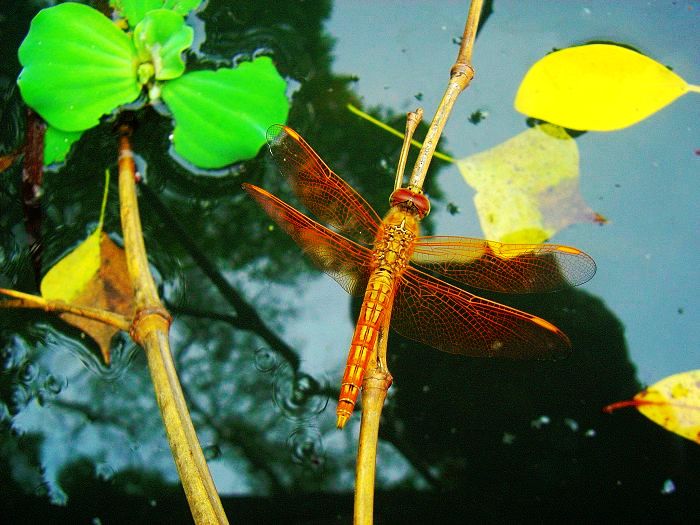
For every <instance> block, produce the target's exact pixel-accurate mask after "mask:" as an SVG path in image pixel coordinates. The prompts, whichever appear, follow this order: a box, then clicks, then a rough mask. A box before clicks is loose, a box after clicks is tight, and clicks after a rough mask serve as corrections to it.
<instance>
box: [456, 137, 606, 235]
mask: <svg viewBox="0 0 700 525" xmlns="http://www.w3.org/2000/svg"><path fill="white" fill-rule="evenodd" d="M457 166H458V168H459V171H460V173H461V174H462V176H463V177H464V180H465V181H466V182H467V184H469V185H470V186H471V187H472V188H474V189H475V190H476V195H475V196H474V204H475V206H476V211H477V213H478V215H479V221H480V223H481V229H482V230H483V232H484V236H485V237H486V238H487V239H489V240H493V241H500V242H507V243H517V244H522V243H540V242H543V241H545V240H546V239H548V238H550V237H551V236H552V235H554V233H556V232H557V231H558V230H561V229H562V228H564V227H566V226H568V225H570V224H572V223H574V222H583V221H589V222H604V219H602V217H601V216H600V215H598V214H596V213H595V212H593V210H591V209H590V208H589V207H588V206H587V205H586V203H585V202H584V201H583V198H582V197H581V195H580V193H579V187H578V178H579V153H578V147H577V145H576V141H575V140H574V139H572V138H571V137H570V136H569V135H568V134H567V133H566V131H565V130H563V129H562V128H560V127H558V126H554V125H552V124H542V125H539V126H535V127H534V128H531V129H528V130H526V131H524V132H523V133H520V134H519V135H516V136H515V137H513V138H511V139H509V140H507V141H506V142H503V143H502V144H499V145H498V146H495V147H493V148H491V149H489V150H486V151H483V152H481V153H477V154H475V155H471V156H469V157H466V158H464V159H460V160H458V161H457Z"/></svg>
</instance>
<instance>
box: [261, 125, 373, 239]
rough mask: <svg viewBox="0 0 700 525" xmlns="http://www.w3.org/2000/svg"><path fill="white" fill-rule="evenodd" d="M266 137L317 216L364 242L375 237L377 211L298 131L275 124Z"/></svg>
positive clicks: (274, 156)
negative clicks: (328, 164)
mask: <svg viewBox="0 0 700 525" xmlns="http://www.w3.org/2000/svg"><path fill="white" fill-rule="evenodd" d="M267 141H268V144H269V146H270V153H272V157H273V158H274V159H275V162H276V163H277V166H278V167H279V169H280V171H281V172H282V174H284V176H285V177H287V179H288V180H289V183H290V185H291V187H292V190H293V191H294V193H295V194H296V196H297V197H298V198H299V200H300V201H301V202H302V204H304V206H305V207H306V208H307V209H308V210H309V211H310V212H311V213H312V214H313V215H315V216H316V218H318V219H319V220H320V221H321V222H324V223H326V224H328V226H330V227H331V228H334V229H336V230H337V231H338V232H339V233H341V234H343V235H344V236H347V237H349V238H351V239H353V240H356V241H359V242H361V243H363V244H368V245H369V244H371V243H372V241H374V237H375V235H376V233H377V230H378V228H379V224H380V222H381V219H380V218H379V216H378V215H377V212H375V211H374V209H373V208H372V207H371V206H370V205H369V203H367V201H366V200H365V199H363V198H362V196H361V195H360V194H359V193H357V192H356V191H355V190H354V189H353V188H352V187H351V186H350V185H349V184H348V183H347V182H345V181H344V180H343V179H341V178H340V177H339V176H338V175H336V174H335V173H334V172H333V171H332V170H331V169H330V168H329V167H328V166H327V165H326V164H325V163H324V162H323V160H322V159H321V157H319V156H318V154H317V153H316V152H315V151H314V150H313V148H312V147H311V146H309V145H308V144H307V143H306V141H305V140H304V139H303V138H301V136H300V135H299V134H298V133H297V132H296V131H294V130H293V129H291V128H288V127H286V126H282V125H275V126H272V127H270V129H269V130H268V132H267Z"/></svg>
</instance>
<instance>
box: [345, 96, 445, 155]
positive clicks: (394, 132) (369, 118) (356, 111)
mask: <svg viewBox="0 0 700 525" xmlns="http://www.w3.org/2000/svg"><path fill="white" fill-rule="evenodd" d="M345 107H346V108H348V110H349V111H350V112H351V113H354V114H355V115H357V116H358V117H361V118H363V119H365V120H366V121H368V122H371V123H372V124H374V125H375V126H377V127H380V128H381V129H383V130H384V131H388V132H389V133H391V134H392V135H396V136H397V137H399V138H400V139H403V138H404V136H405V133H401V132H400V131H399V130H397V129H394V128H392V127H391V126H389V125H387V124H385V123H384V122H382V121H381V120H377V119H376V118H374V117H373V116H372V115H370V114H369V113H365V112H364V111H362V110H361V109H360V108H358V107H356V106H353V105H352V104H347V105H346V106H345ZM411 145H412V146H415V147H416V148H421V147H423V143H422V142H419V141H417V140H416V139H411ZM433 157H435V158H436V159H440V160H444V161H445V162H457V161H456V160H455V159H454V158H453V157H450V156H449V155H446V154H445V153H441V152H439V151H436V152H435V153H433Z"/></svg>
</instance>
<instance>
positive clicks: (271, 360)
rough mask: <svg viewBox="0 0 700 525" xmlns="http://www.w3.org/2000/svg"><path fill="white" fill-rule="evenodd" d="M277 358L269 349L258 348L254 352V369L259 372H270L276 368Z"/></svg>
mask: <svg viewBox="0 0 700 525" xmlns="http://www.w3.org/2000/svg"><path fill="white" fill-rule="evenodd" d="M278 361H279V357H278V355H277V352H275V351H274V350H271V349H269V348H258V349H257V350H256V351H255V368H257V369H258V370H259V371H260V372H265V373H267V372H272V371H273V370H274V369H275V368H277V365H278Z"/></svg>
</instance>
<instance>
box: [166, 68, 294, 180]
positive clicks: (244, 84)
mask: <svg viewBox="0 0 700 525" xmlns="http://www.w3.org/2000/svg"><path fill="white" fill-rule="evenodd" d="M285 90H286V83H285V81H284V79H283V78H282V77H281V76H280V75H279V73H278V72H277V70H276V69H275V66H274V65H273V63H272V60H270V58H269V57H260V58H257V59H255V60H254V61H252V62H244V63H243V64H241V65H239V66H238V67H237V68H236V69H219V70H217V71H195V72H192V73H186V74H185V75H183V76H181V77H180V78H177V79H175V80H172V81H170V82H167V83H165V85H164V86H163V93H162V96H163V100H164V101H165V103H166V104H167V105H168V107H169V108H170V110H171V111H172V114H173V117H174V118H175V130H174V132H173V143H174V146H175V151H176V152H177V154H178V155H180V156H182V157H183V158H184V159H185V160H187V161H189V162H191V163H193V164H194V165H196V166H199V167H201V168H207V169H211V168H220V167H222V166H226V165H227V164H231V163H233V162H238V161H241V160H245V159H250V158H252V157H254V156H255V155H256V154H257V153H258V150H259V149H260V146H262V145H263V144H264V142H265V132H266V130H267V128H268V127H269V126H271V125H272V124H276V123H280V122H284V121H285V120H286V119H287V113H288V112H289V102H288V101H287V97H286V96H285Z"/></svg>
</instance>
